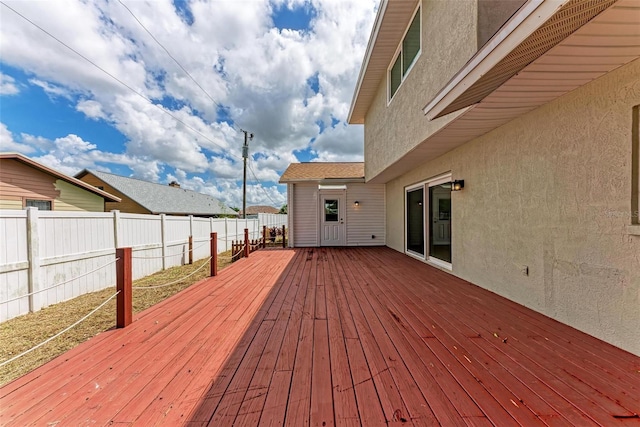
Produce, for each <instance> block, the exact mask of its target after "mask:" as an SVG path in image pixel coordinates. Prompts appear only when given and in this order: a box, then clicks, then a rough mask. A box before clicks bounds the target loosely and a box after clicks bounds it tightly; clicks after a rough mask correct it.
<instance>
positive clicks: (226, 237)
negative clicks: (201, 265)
mask: <svg viewBox="0 0 640 427" xmlns="http://www.w3.org/2000/svg"><path fill="white" fill-rule="evenodd" d="M228 219H229V218H227V217H225V218H224V252H226V251H228V250H229V224H228V221H227V220H228ZM232 240H233V239H232ZM232 245H233V243H232Z"/></svg>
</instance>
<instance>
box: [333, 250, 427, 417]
mask: <svg viewBox="0 0 640 427" xmlns="http://www.w3.org/2000/svg"><path fill="white" fill-rule="evenodd" d="M337 262H340V263H342V265H343V268H344V269H345V272H346V274H347V277H348V278H349V281H350V283H351V284H352V289H350V290H348V291H347V295H349V294H350V293H353V295H352V296H351V297H350V299H351V301H352V304H350V309H351V314H352V316H353V318H354V320H355V324H356V328H357V330H358V334H359V337H360V341H361V342H362V347H363V349H364V352H365V357H366V358H367V363H368V364H369V366H370V369H371V371H372V375H373V381H374V384H375V385H376V390H377V391H378V396H379V398H380V400H381V403H382V406H383V408H384V413H385V417H386V419H387V421H388V422H395V421H400V420H401V419H404V420H406V422H407V423H410V422H411V418H412V417H415V418H420V417H421V416H424V417H427V416H428V415H431V416H433V414H429V413H428V412H420V413H418V408H417V407H416V408H415V409H416V411H415V412H412V411H409V409H408V408H407V406H406V403H405V401H404V400H403V398H402V396H401V394H400V390H399V385H398V383H399V381H397V379H396V378H395V375H393V374H394V373H395V374H398V372H397V371H392V368H393V367H394V363H393V362H394V361H397V358H396V357H395V356H396V353H395V349H394V351H393V353H391V352H390V351H387V352H386V353H385V352H384V351H383V350H385V349H386V348H381V344H382V345H383V346H384V345H385V344H386V341H387V339H388V337H387V335H386V331H384V329H383V328H381V327H379V324H378V323H375V322H373V318H375V316H376V314H375V313H374V312H373V311H372V310H368V309H367V308H368V307H366V306H363V305H361V304H360V301H359V298H360V297H361V295H362V293H361V290H360V285H361V284H359V283H358V277H357V276H359V275H360V272H357V271H356V272H354V271H352V270H351V269H350V268H348V267H349V265H348V264H347V265H345V264H346V263H344V262H343V261H342V260H341V259H339V260H338V261H337ZM400 375H401V374H400ZM414 384H415V383H414ZM405 385H406V386H407V388H408V387H409V385H408V384H406V383H405ZM414 393H415V389H414ZM416 397H417V396H416ZM426 421H428V420H426Z"/></svg>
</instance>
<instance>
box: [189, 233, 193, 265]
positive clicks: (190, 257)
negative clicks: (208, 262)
mask: <svg viewBox="0 0 640 427" xmlns="http://www.w3.org/2000/svg"><path fill="white" fill-rule="evenodd" d="M191 264H193V236H189V265H191Z"/></svg>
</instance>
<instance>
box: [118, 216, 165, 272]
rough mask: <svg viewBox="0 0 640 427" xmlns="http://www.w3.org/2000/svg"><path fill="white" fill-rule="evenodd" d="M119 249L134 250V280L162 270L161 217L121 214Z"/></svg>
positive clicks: (132, 266)
mask: <svg viewBox="0 0 640 427" xmlns="http://www.w3.org/2000/svg"><path fill="white" fill-rule="evenodd" d="M117 230H118V247H121V248H128V247H130V248H132V258H133V259H132V260H131V268H132V272H131V273H132V277H133V280H136V279H139V278H141V277H145V276H148V275H150V274H153V273H155V272H156V271H160V270H162V267H163V262H162V255H163V254H162V218H161V216H160V215H143V214H129V213H123V214H120V218H119V220H118V224H117Z"/></svg>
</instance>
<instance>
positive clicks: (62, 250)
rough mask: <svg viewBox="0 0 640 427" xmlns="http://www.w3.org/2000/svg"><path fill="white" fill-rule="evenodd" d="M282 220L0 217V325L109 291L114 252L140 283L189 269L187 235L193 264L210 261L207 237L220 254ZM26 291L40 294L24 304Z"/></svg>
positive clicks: (276, 217) (41, 214)
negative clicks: (127, 253)
mask: <svg viewBox="0 0 640 427" xmlns="http://www.w3.org/2000/svg"><path fill="white" fill-rule="evenodd" d="M286 218H287V216H286V215H266V214H261V215H259V216H258V218H257V219H255V218H252V219H232V218H197V217H184V216H182V217H178V216H169V215H166V216H165V215H141V214H128V213H120V212H118V211H113V212H59V211H38V210H37V209H35V208H30V209H29V210H27V211H8V210H6V211H5V210H3V211H0V322H2V321H5V320H7V319H11V318H13V317H16V316H19V315H21V314H25V313H28V312H29V311H35V310H39V309H40V308H42V307H45V306H47V305H51V304H55V303H58V302H61V301H65V300H68V299H71V298H75V297H77V296H79V295H82V294H85V293H88V292H95V291H98V290H101V289H104V288H106V287H109V286H114V285H115V281H116V278H115V263H114V261H115V248H116V246H117V247H131V248H132V249H133V260H132V266H133V271H132V275H133V279H139V278H141V277H145V276H148V275H150V274H153V273H155V272H157V271H160V270H162V269H164V268H168V267H171V266H176V265H181V264H185V263H186V262H188V259H189V247H188V241H189V236H190V235H192V236H193V252H194V256H193V259H194V261H195V260H198V259H202V258H207V257H208V256H209V250H210V245H209V236H210V233H212V232H217V233H218V252H225V251H228V250H231V241H232V240H235V241H242V240H244V229H245V228H247V229H248V230H249V237H250V239H252V240H255V239H259V238H261V236H262V226H263V225H267V226H268V227H281V226H282V225H283V224H286ZM30 258H33V259H30ZM54 285H60V286H55V287H54ZM49 287H51V289H46V288H49ZM30 290H32V291H41V292H38V293H36V294H35V295H34V296H33V297H32V298H29V296H28V294H29V292H30Z"/></svg>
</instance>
